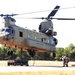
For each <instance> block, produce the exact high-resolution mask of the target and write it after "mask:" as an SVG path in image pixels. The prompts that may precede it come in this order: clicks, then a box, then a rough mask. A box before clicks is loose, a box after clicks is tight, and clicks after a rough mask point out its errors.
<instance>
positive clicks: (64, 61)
mask: <svg viewBox="0 0 75 75" xmlns="http://www.w3.org/2000/svg"><path fill="white" fill-rule="evenodd" d="M62 60H63V67H65V66H66V67H68V63H69V58H68V57H66V56H62Z"/></svg>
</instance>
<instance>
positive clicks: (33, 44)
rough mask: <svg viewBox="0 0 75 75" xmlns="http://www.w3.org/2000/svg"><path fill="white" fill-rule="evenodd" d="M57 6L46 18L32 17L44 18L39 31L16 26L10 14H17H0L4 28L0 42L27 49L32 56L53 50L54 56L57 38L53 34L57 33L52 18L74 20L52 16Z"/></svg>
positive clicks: (0, 35) (0, 34) (0, 31)
mask: <svg viewBox="0 0 75 75" xmlns="http://www.w3.org/2000/svg"><path fill="white" fill-rule="evenodd" d="M59 8H60V6H56V7H55V8H54V10H53V11H52V12H51V13H50V14H49V15H48V17H46V18H44V17H42V18H34V19H45V21H43V22H41V23H40V25H39V32H37V31H33V30H29V29H25V28H22V27H19V26H17V25H16V24H15V22H16V20H15V19H14V18H12V16H16V15H19V14H11V15H9V14H6V15H4V14H1V15H0V16H1V17H4V28H2V29H1V30H0V44H2V45H4V46H5V47H8V48H12V49H13V48H16V49H20V50H23V51H28V52H29V54H30V55H31V56H32V57H33V56H34V55H35V53H36V52H48V53H50V52H53V57H55V55H56V54H55V52H56V45H57V39H56V38H55V37H54V36H56V35H57V32H54V31H53V23H52V19H58V20H75V19H72V18H53V16H54V15H55V14H56V12H57V11H58V9H59ZM9 53H10V52H9Z"/></svg>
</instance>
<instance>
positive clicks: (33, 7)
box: [0, 0, 75, 47]
mask: <svg viewBox="0 0 75 75" xmlns="http://www.w3.org/2000/svg"><path fill="white" fill-rule="evenodd" d="M56 5H59V6H60V10H59V11H58V12H57V13H56V14H55V16H54V17H57V18H64V17H65V18H75V0H0V14H12V13H14V14H21V15H18V16H16V17H15V19H16V25H18V26H20V27H24V28H28V29H30V30H33V29H36V30H37V31H38V27H39V25H40V23H41V22H42V21H43V20H41V19H40V20H39V19H24V18H17V17H31V18H35V17H47V16H48V14H49V13H50V12H51V11H52V9H53V8H54V7H55V6H56ZM64 8H65V9H64ZM66 8H69V9H66ZM43 10H48V11H46V12H39V13H31V14H25V13H29V12H37V11H43ZM23 13H24V14H23ZM52 22H53V26H54V31H56V32H57V36H56V38H57V39H58V45H57V47H67V46H68V45H69V44H71V43H72V44H74V45H75V21H73V20H72V21H63V20H61V21H60V20H52ZM0 27H3V18H2V17H1V18H0Z"/></svg>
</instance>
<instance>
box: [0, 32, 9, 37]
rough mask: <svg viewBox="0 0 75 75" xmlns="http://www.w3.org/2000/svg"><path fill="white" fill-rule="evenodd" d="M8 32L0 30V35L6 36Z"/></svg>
mask: <svg viewBox="0 0 75 75" xmlns="http://www.w3.org/2000/svg"><path fill="white" fill-rule="evenodd" d="M8 34H9V33H8V32H0V37H4V36H6V35H8Z"/></svg>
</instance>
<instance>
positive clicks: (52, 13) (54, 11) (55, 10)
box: [48, 6, 60, 19]
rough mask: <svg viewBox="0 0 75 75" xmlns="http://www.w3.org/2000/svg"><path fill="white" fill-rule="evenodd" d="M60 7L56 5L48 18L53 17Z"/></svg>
mask: <svg viewBox="0 0 75 75" xmlns="http://www.w3.org/2000/svg"><path fill="white" fill-rule="evenodd" d="M59 8H60V6H56V7H55V8H54V10H53V11H52V12H51V13H50V14H49V15H48V19H49V18H50V17H51V16H54V15H55V14H56V12H57V11H58V9H59Z"/></svg>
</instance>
